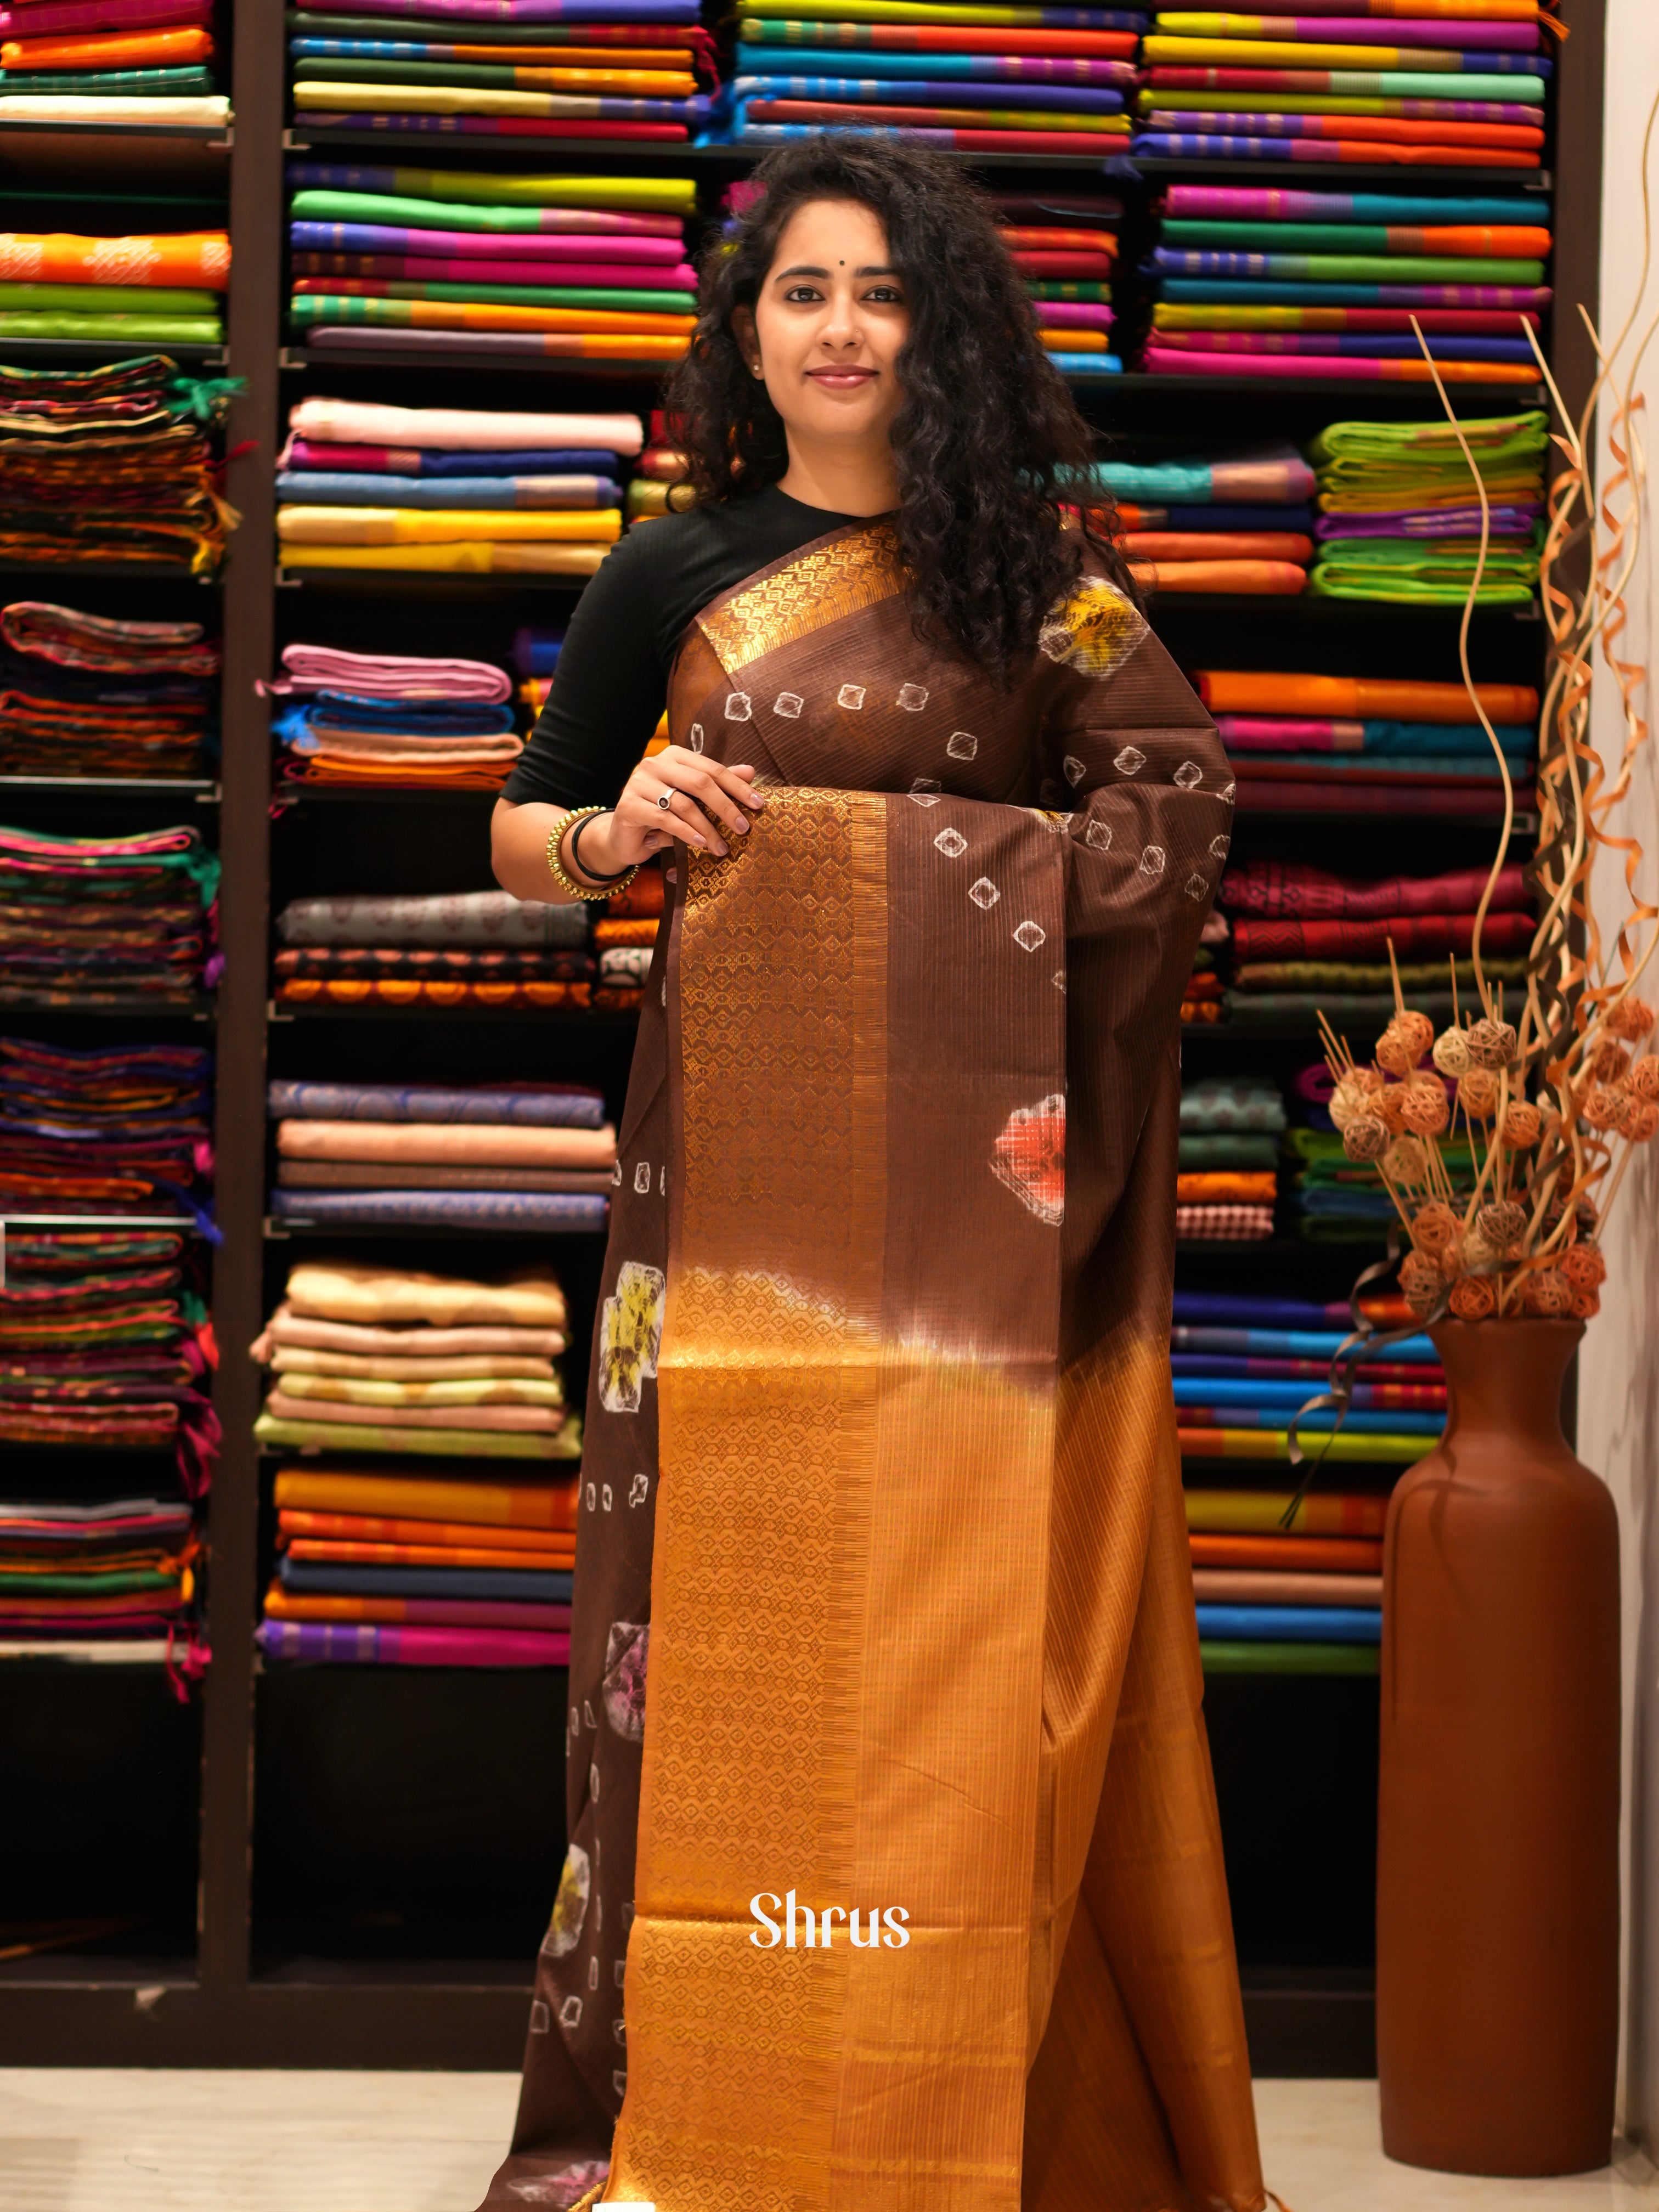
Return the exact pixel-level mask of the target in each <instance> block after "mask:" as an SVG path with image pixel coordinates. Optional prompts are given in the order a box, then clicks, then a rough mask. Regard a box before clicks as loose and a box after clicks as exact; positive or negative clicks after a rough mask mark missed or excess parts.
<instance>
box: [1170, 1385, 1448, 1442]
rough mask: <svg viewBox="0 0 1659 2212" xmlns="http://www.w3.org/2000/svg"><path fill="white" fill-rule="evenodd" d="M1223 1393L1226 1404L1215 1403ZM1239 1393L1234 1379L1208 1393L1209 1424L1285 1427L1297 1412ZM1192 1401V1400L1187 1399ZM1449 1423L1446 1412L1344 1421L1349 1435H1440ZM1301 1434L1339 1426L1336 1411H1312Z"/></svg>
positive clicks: (1204, 1406) (1355, 1416) (1310, 1393)
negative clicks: (1247, 1402) (1252, 1401)
mask: <svg viewBox="0 0 1659 2212" xmlns="http://www.w3.org/2000/svg"><path fill="white" fill-rule="evenodd" d="M1224 1393H1225V1398H1226V1403H1225V1404H1220V1403H1218V1402H1216V1401H1218V1400H1219V1399H1220V1398H1221V1397H1222V1396H1223V1394H1224ZM1318 1395H1319V1391H1318V1386H1317V1385H1316V1384H1315V1385H1312V1386H1310V1388H1309V1389H1308V1390H1307V1391H1306V1392H1305V1393H1304V1397H1303V1398H1302V1399H1301V1400H1298V1401H1297V1403H1303V1404H1305V1402H1306V1401H1307V1399H1308V1398H1313V1397H1317V1396H1318ZM1236 1399H1237V1392H1236V1390H1235V1388H1234V1385H1233V1384H1232V1383H1216V1384H1214V1385H1213V1386H1212V1389H1211V1390H1210V1392H1209V1394H1208V1396H1207V1397H1206V1398H1205V1399H1203V1400H1202V1401H1200V1408H1201V1410H1202V1411H1203V1412H1205V1413H1207V1414H1208V1415H1209V1417H1210V1418H1209V1420H1208V1421H1207V1422H1206V1427H1212V1428H1218V1429H1282V1428H1283V1427H1284V1426H1285V1423H1286V1421H1287V1420H1288V1419H1289V1418H1290V1416H1291V1414H1292V1413H1294V1412H1295V1411H1296V1404H1291V1405H1288V1406H1241V1405H1239V1404H1237V1402H1236ZM1184 1402H1186V1403H1188V1404H1191V1403H1192V1402H1193V1401H1191V1400H1188V1401H1184ZM1445 1425H1446V1417H1445V1415H1444V1414H1443V1413H1350V1414H1349V1415H1348V1417H1347V1419H1346V1420H1345V1421H1344V1422H1343V1424H1342V1427H1343V1429H1344V1431H1346V1434H1348V1435H1350V1436H1376V1437H1437V1436H1438V1435H1439V1434H1440V1432H1441V1431H1442V1430H1443V1428H1444V1427H1445ZM1300 1426H1301V1430H1302V1433H1303V1434H1304V1436H1306V1435H1323V1434H1325V1433H1327V1432H1328V1431H1333V1430H1334V1429H1335V1427H1336V1414H1335V1413H1334V1411H1329V1410H1328V1411H1325V1412H1322V1413H1309V1414H1308V1415H1306V1416H1305V1418H1304V1419H1303V1421H1302V1423H1301V1424H1300Z"/></svg>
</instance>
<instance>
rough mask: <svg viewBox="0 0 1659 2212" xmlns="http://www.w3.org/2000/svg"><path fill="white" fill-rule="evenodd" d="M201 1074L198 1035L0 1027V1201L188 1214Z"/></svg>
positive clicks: (208, 1099) (208, 1063)
mask: <svg viewBox="0 0 1659 2212" xmlns="http://www.w3.org/2000/svg"><path fill="white" fill-rule="evenodd" d="M212 1080H213V1062H212V1059H211V1056H210V1054H208V1053H206V1052H205V1051H204V1050H203V1049H202V1048H201V1047H200V1046H199V1045H174V1044H125V1045H115V1046H108V1047H94V1048H88V1047H86V1046H70V1045H64V1044H56V1043H47V1042H41V1041H38V1040H32V1039H28V1038H25V1037H17V1036H5V1037H0V1210H3V1211H5V1212H11V1211H14V1210H15V1211H18V1212H31V1213H41V1212H46V1213H54V1214H57V1213H99V1214H102V1213H138V1214H145V1215H150V1214H157V1213H171V1214H177V1215H179V1217H180V1218H181V1219H185V1220H189V1219H190V1218H191V1214H192V1212H193V1211H194V1193H195V1189H196V1186H197V1183H198V1181H202V1180H204V1179H205V1178H207V1177H209V1176H210V1175H211V1173H212V1167H213V1154H212V1149H211V1138H212V1114H213V1091H212Z"/></svg>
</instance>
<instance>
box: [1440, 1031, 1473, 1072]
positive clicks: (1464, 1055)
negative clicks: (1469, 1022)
mask: <svg viewBox="0 0 1659 2212" xmlns="http://www.w3.org/2000/svg"><path fill="white" fill-rule="evenodd" d="M1434 1064H1435V1066H1437V1068H1438V1069H1439V1070H1440V1073H1442V1074H1443V1075H1451V1076H1458V1075H1464V1074H1467V1073H1468V1070H1469V1069H1470V1068H1471V1067H1472V1066H1474V1061H1473V1060H1470V1058H1469V1041H1468V1036H1466V1035H1465V1034H1464V1032H1463V1031H1462V1030H1441V1032H1440V1034H1439V1036H1437V1038H1436V1039H1435V1041H1434Z"/></svg>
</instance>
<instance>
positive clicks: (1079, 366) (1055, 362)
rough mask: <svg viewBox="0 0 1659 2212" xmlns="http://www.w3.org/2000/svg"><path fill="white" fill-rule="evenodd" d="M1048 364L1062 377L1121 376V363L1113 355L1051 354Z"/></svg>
mask: <svg viewBox="0 0 1659 2212" xmlns="http://www.w3.org/2000/svg"><path fill="white" fill-rule="evenodd" d="M1048 364H1049V366H1050V368H1057V369H1058V370H1059V371H1060V374H1061V375H1062V376H1121V375H1122V374H1123V363H1122V361H1121V358H1120V357H1119V356H1117V355H1116V354H1115V353H1051V354H1050V355H1049V356H1048Z"/></svg>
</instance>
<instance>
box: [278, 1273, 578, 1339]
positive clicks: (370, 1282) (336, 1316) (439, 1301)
mask: <svg viewBox="0 0 1659 2212" xmlns="http://www.w3.org/2000/svg"><path fill="white" fill-rule="evenodd" d="M284 1310H285V1311H286V1312H288V1313H289V1314H292V1315H295V1316H307V1317H314V1318H316V1319H317V1320H319V1321H332V1322H353V1323H356V1324H357V1325H359V1326H362V1325H365V1324H367V1325H368V1326H371V1327H377V1328H385V1327H387V1326H392V1327H402V1326H404V1325H406V1324H408V1323H409V1322H426V1323H427V1324H428V1326H429V1327H431V1328H441V1329H453V1328H546V1329H562V1328H563V1327H564V1292H563V1291H562V1290H561V1289H560V1287H559V1285H558V1284H557V1282H556V1280H555V1279H554V1278H553V1277H552V1276H551V1275H548V1274H538V1273H534V1272H533V1271H532V1270H526V1272H525V1273H521V1274H514V1275H513V1276H510V1277H509V1278H508V1279H507V1281H505V1282H500V1283H481V1282H476V1281H474V1280H473V1279H471V1277H470V1276H466V1275H432V1274H428V1273H425V1272H424V1271H423V1270H422V1269H420V1268H417V1267H372V1266H369V1265H368V1264H367V1263H366V1262H364V1261H359V1260H335V1261H319V1260H305V1261H301V1263H300V1264H299V1266H298V1267H292V1268H290V1269H289V1278H288V1299H287V1304H286V1306H285V1308H284ZM400 1341H401V1340H400ZM416 1341H417V1340H416V1338H414V1337H411V1338H410V1339H409V1342H410V1345H411V1346H413V1345H414V1344H415V1343H416ZM254 1356H255V1357H256V1358H258V1353H257V1352H256V1353H255V1355H254Z"/></svg>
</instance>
